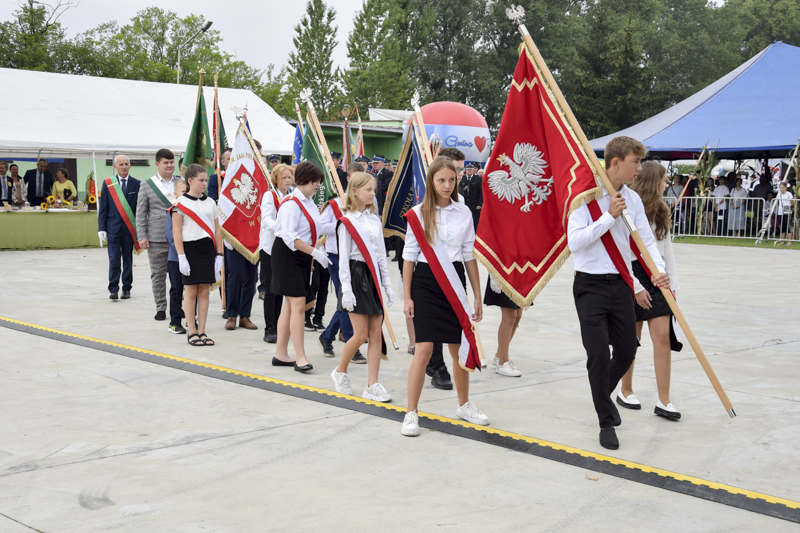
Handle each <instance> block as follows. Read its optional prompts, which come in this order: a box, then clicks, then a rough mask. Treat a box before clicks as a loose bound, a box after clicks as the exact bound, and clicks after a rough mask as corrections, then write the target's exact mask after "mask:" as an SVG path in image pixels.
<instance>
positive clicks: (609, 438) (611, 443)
mask: <svg viewBox="0 0 800 533" xmlns="http://www.w3.org/2000/svg"><path fill="white" fill-rule="evenodd" d="M600 446H602V447H603V448H606V449H608V450H617V449H619V439H617V431H616V430H615V429H614V428H605V429H601V430H600Z"/></svg>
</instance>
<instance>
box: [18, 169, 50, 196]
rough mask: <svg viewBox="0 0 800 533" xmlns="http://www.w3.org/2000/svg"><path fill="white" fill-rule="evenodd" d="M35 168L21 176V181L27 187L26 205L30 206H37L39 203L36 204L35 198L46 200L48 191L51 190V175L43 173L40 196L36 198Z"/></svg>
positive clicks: (48, 194)
mask: <svg viewBox="0 0 800 533" xmlns="http://www.w3.org/2000/svg"><path fill="white" fill-rule="evenodd" d="M37 172H38V171H37V170H36V169H35V168H32V169H30V170H29V171H27V172H26V173H25V176H23V178H22V179H23V180H24V181H25V183H26V184H27V185H28V203H30V204H31V205H38V204H40V203H41V201H39V202H37V201H36V198H47V197H48V196H50V191H52V190H53V174H51V173H50V172H48V171H46V170H45V171H44V184H43V185H42V196H36V173H37Z"/></svg>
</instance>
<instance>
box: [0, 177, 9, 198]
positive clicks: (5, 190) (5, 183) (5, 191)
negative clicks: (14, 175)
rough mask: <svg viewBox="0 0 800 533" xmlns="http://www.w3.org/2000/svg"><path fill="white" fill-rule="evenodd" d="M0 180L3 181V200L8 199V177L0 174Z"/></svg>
mask: <svg viewBox="0 0 800 533" xmlns="http://www.w3.org/2000/svg"><path fill="white" fill-rule="evenodd" d="M0 180H2V181H3V200H8V178H7V177H5V176H0Z"/></svg>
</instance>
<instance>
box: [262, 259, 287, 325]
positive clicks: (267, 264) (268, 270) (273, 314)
mask: <svg viewBox="0 0 800 533" xmlns="http://www.w3.org/2000/svg"><path fill="white" fill-rule="evenodd" d="M259 255H260V256H261V276H262V279H261V283H262V284H263V285H264V322H265V323H266V328H265V330H266V331H268V330H269V329H270V328H276V327H278V317H279V316H280V314H281V305H283V296H281V295H280V294H273V293H272V289H271V287H272V257H271V256H270V255H269V254H268V253H267V252H265V251H264V250H260V251H259Z"/></svg>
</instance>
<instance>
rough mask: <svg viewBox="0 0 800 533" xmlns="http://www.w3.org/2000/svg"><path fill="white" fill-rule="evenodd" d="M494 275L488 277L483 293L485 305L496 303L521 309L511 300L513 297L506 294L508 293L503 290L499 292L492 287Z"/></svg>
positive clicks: (498, 305) (508, 307) (496, 304)
mask: <svg viewBox="0 0 800 533" xmlns="http://www.w3.org/2000/svg"><path fill="white" fill-rule="evenodd" d="M491 283H492V277H491V276H489V277H488V278H487V279H486V291H485V292H484V294H483V305H495V306H497V307H503V308H505V309H519V306H518V305H517V304H515V303H514V302H512V301H511V298H509V297H508V296H506V293H504V292H501V293H500V294H497V293H496V292H494V291H493V290H492V287H491Z"/></svg>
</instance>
